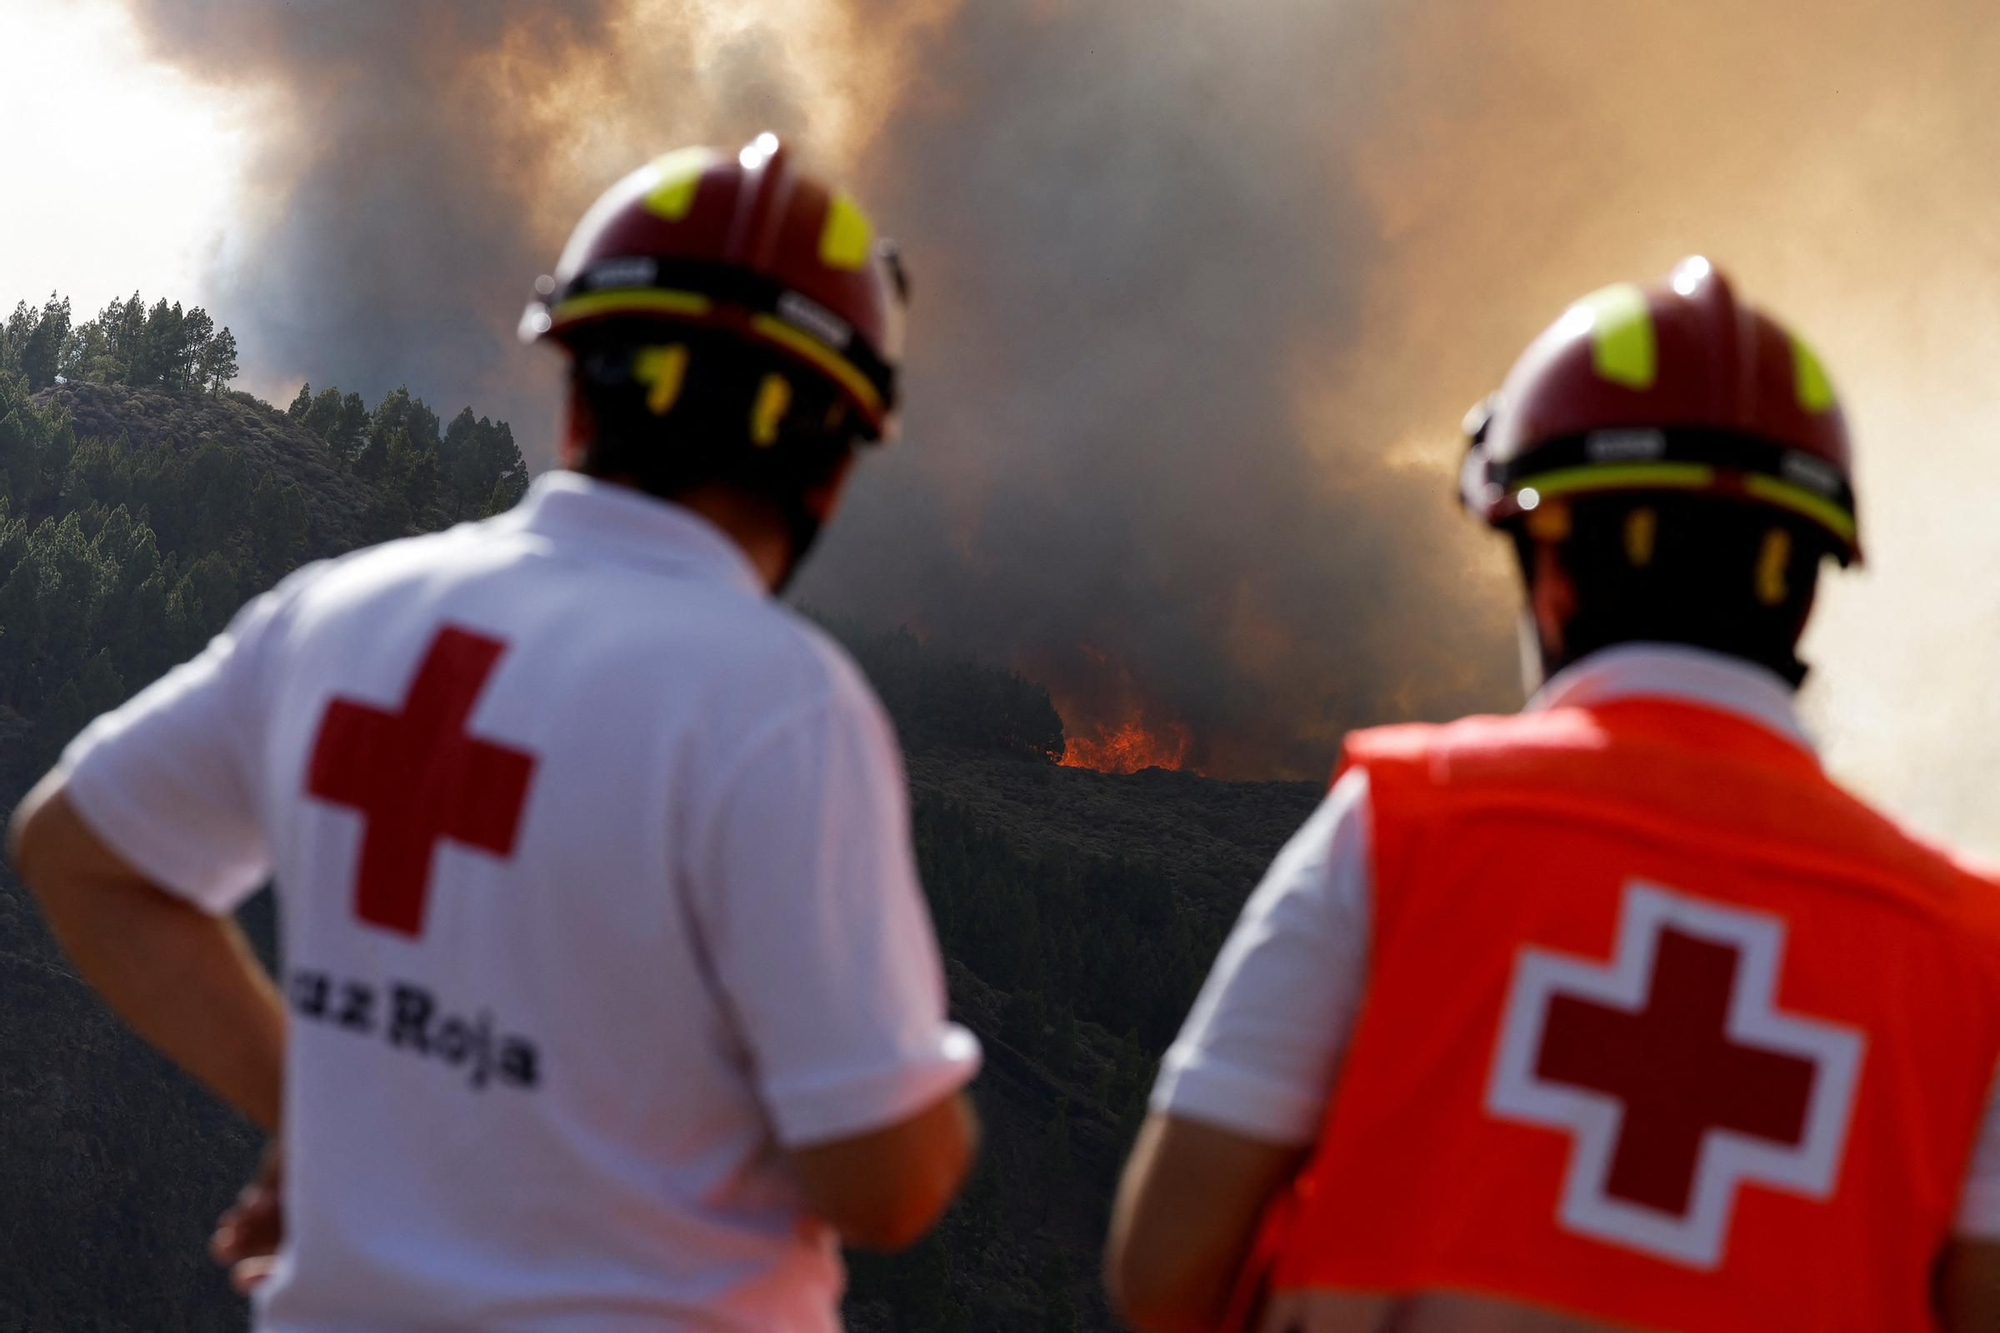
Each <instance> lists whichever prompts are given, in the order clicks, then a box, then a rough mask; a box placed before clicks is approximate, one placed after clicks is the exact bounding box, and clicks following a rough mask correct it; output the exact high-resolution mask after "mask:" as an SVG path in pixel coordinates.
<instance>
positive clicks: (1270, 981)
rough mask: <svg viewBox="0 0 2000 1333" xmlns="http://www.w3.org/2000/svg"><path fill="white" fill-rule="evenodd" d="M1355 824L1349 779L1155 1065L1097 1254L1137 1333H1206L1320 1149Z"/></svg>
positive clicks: (1349, 983)
mask: <svg viewBox="0 0 2000 1333" xmlns="http://www.w3.org/2000/svg"><path fill="white" fill-rule="evenodd" d="M1369 820H1370V812H1369V803H1368V780H1367V775H1366V774H1365V773H1364V772H1362V771H1360V770H1356V771H1353V772H1350V773H1349V774H1347V775H1346V776H1345V777H1343V778H1342V779H1341V780H1340V781H1339V782H1338V783H1336V784H1335V786H1334V789H1333V791H1332V792H1331V793H1330V794H1329V795H1328V797H1327V799H1326V801H1325V802H1324V803H1323V804H1322V805H1321V806H1320V808H1319V810H1318V811H1316V812H1315V813H1314V815H1313V817H1312V818H1311V819H1309V820H1308V821H1307V822H1306V824H1305V826H1304V827H1303V828H1301V829H1300V830H1299V832H1298V834H1297V835H1296V836H1295V837H1294V838H1293V839H1292V841H1291V842H1290V843H1288V844H1287V845H1286V847H1285V850H1284V851H1283V852H1281V853H1280V854H1279V855H1278V858H1277V860H1276V861H1275V862H1274V863H1273V864H1272V866H1271V870H1270V873H1269V874H1268V875H1266V876H1265V879H1264V882H1263V883H1262V884H1261V885H1259V886H1258V889H1257V891H1256V893H1254V894H1252V895H1251V898H1250V901H1249V902H1248V903H1247V904H1246V905H1245V906H1244V909H1243V916H1242V918H1241V919H1240V920H1239V921H1238V922H1237V924H1236V928H1235V929H1234V930H1233V931H1232V932H1231V933H1230V937H1229V940H1228V942H1227V943H1225V944H1224V945H1223V949H1222V953H1221V955H1220V956H1219V957H1218V958H1217V960H1216V964H1215V968H1214V970H1213V971H1212V972H1211V973H1210V974H1209V978H1208V981H1207V983H1206V984H1205V985H1204V986H1203V988H1202V993H1201V996H1200V998H1199V999H1198V1000H1196V1002H1195V1006H1194V1009H1193V1011H1192V1012H1191V1013H1190V1014H1189V1015H1188V1020H1187V1024H1186V1026H1185V1027H1184V1028H1183V1029H1182V1031H1181V1034H1180V1037H1179V1039H1178V1040H1176V1041H1175V1043H1174V1044H1173V1046H1172V1047H1171V1048H1170V1049H1169V1050H1168V1052H1167V1055H1166V1058H1165V1059H1164V1060H1163V1061H1162V1062H1161V1072H1160V1081H1159V1084H1158V1085H1157V1086H1156V1087H1155V1089H1154V1091H1153V1098H1152V1113H1151V1114H1150V1115H1149V1116H1148V1117H1147V1119H1146V1123H1145V1125H1144V1127H1143V1128H1142V1129H1141V1130H1140V1133H1139V1140H1138V1143H1137V1145H1136V1146H1135V1147H1134V1149H1133V1151H1132V1156H1131V1158H1130V1160H1129V1161H1128V1162H1127V1163H1126V1166H1125V1174H1124V1177H1123V1179H1122V1180H1121V1181H1120V1183H1119V1188H1118V1200H1117V1205H1116V1208H1115V1210H1114V1212H1113V1216H1112V1227H1111V1235H1110V1238H1109V1240H1108V1242H1107V1245H1106V1249H1105V1284H1106V1286H1107V1288H1108V1289H1109V1291H1110V1293H1111V1298H1112V1304H1113V1306H1114V1307H1115V1308H1116V1309H1117V1311H1118V1312H1119V1314H1120V1315H1121V1316H1122V1317H1123V1318H1124V1319H1125V1320H1126V1321H1127V1322H1129V1323H1130V1324H1132V1325H1133V1326H1134V1327H1135V1328H1138V1329H1140V1330H1143V1333H1209V1331H1210V1330H1214V1329H1216V1328H1218V1327H1220V1325H1221V1321H1222V1319H1223V1318H1224V1316H1225V1314H1226V1313H1227V1312H1228V1307H1229V1302H1230V1299H1231V1296H1232V1294H1233V1293H1234V1292H1235V1289H1236V1286H1237V1283H1238V1280H1239V1277H1240V1274H1241V1269H1242V1266H1243V1260H1244V1258H1245V1256H1246V1254H1247V1253H1248V1251H1249V1249H1250V1246H1251V1244H1252V1242H1253V1241H1254V1240H1255V1238H1256V1233H1257V1227H1258V1224H1259V1222H1260V1220H1261V1218H1262V1216H1263V1214H1264V1211H1265V1208H1266V1206H1267V1205H1268V1203H1269V1202H1270V1200H1271V1198H1272V1197H1273V1195H1274V1194H1275V1193H1276V1192H1277V1191H1278V1190H1280V1189H1282V1188H1283V1187H1285V1186H1286V1185H1287V1184H1288V1183H1289V1182H1290V1181H1291V1180H1292V1178H1293V1177H1294V1175H1295V1174H1296V1173H1297V1171H1298V1170H1299V1168H1300V1166H1301V1164H1302V1163H1303V1161H1304V1160H1305V1157H1306V1154H1307V1152H1308V1151H1309V1150H1310V1147H1311V1145H1312V1142H1313V1140H1314V1138H1316V1137H1317V1135H1318V1132H1319V1128H1320V1121H1321V1119H1322V1118H1323V1116H1324V1113H1325V1106H1326V1100H1327V1097H1328V1095H1329V1091H1330V1089H1331V1087H1332V1084H1333V1077H1334V1068H1335V1066H1336V1065H1337V1063H1338V1061H1339V1057H1340V1053H1341V1051H1342V1050H1343V1049H1345V1046H1346V1042H1347V1035H1348V1030H1349V1028H1350V1026H1351V1024H1352V1022H1353V1018H1354V1014H1355V1012H1356V1010H1357V1008H1358V1006H1359V1004H1360V998H1361V991H1362V985H1363V980H1364V975H1365V970H1366V965H1367V935H1368V906H1369V896H1370V895H1369V887H1368V884H1369V873H1370V868H1369V849H1368V825H1369Z"/></svg>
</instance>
